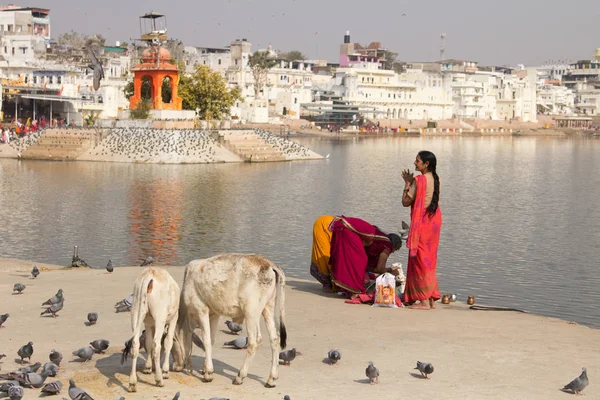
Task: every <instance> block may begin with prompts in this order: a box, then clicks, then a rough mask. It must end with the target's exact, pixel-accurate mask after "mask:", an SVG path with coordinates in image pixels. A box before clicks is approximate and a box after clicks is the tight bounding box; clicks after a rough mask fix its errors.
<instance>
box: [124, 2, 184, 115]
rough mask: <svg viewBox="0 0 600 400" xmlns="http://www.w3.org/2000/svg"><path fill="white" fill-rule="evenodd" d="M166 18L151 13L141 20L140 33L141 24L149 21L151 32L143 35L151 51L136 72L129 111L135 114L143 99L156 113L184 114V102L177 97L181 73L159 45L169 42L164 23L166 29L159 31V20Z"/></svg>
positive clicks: (143, 53) (143, 54) (146, 50)
mask: <svg viewBox="0 0 600 400" xmlns="http://www.w3.org/2000/svg"><path fill="white" fill-rule="evenodd" d="M163 18H164V15H162V14H157V13H153V12H152V13H148V14H145V15H142V16H141V17H140V30H142V29H143V28H142V24H141V21H142V20H143V21H150V25H151V26H150V30H149V31H148V30H146V33H144V32H142V39H141V40H143V41H145V42H147V43H148V45H149V46H148V47H147V48H146V49H145V50H144V51H143V52H142V57H141V63H140V64H138V65H136V66H135V67H134V68H133V73H134V78H133V88H134V89H133V96H131V97H130V98H129V108H131V109H132V110H134V109H136V108H137V107H138V104H139V103H140V101H142V100H143V99H146V100H148V101H149V102H150V108H151V109H153V110H181V109H182V101H181V97H179V95H178V93H177V89H178V84H179V71H178V69H177V66H176V65H175V64H174V63H173V62H172V59H171V53H170V52H169V50H167V49H166V48H164V47H161V46H160V43H161V42H162V41H164V40H166V38H167V36H166V32H167V29H166V23H165V22H163V29H160V27H157V20H158V21H160V20H162V19H163Z"/></svg>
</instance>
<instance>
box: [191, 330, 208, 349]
mask: <svg viewBox="0 0 600 400" xmlns="http://www.w3.org/2000/svg"><path fill="white" fill-rule="evenodd" d="M192 343H194V344H195V345H196V346H198V347H200V350H202V351H206V349H205V348H204V343H202V339H200V337H199V336H198V335H196V333H195V332H192Z"/></svg>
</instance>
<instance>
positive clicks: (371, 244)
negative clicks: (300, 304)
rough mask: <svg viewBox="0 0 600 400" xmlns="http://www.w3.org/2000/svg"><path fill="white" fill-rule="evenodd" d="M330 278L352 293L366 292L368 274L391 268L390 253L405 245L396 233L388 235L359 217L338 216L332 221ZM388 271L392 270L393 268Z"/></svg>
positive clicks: (339, 286) (336, 284)
mask: <svg viewBox="0 0 600 400" xmlns="http://www.w3.org/2000/svg"><path fill="white" fill-rule="evenodd" d="M330 230H331V231H332V233H333V235H332V238H331V256H330V259H329V263H330V264H331V281H332V283H333V284H334V285H335V286H336V287H337V288H339V289H342V290H344V291H346V292H348V293H350V294H359V293H365V277H366V274H367V271H368V270H369V269H371V270H372V272H376V273H384V272H386V271H388V269H386V267H385V264H386V261H387V258H388V256H389V255H390V254H391V253H393V252H394V251H396V250H398V249H399V248H400V247H401V246H402V241H401V240H400V237H399V236H398V235H396V234H393V233H392V234H390V235H387V234H385V233H384V232H382V231H381V230H379V229H378V228H377V227H376V226H374V225H371V224H369V223H368V222H366V221H363V220H362V219H359V218H349V217H344V216H341V217H338V218H337V219H336V220H334V221H333V223H332V224H331V225H330ZM388 272H392V271H391V270H390V271H388Z"/></svg>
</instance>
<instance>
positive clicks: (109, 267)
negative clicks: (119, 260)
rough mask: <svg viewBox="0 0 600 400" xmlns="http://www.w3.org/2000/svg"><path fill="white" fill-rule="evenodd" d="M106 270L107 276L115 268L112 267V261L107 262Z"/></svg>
mask: <svg viewBox="0 0 600 400" xmlns="http://www.w3.org/2000/svg"><path fill="white" fill-rule="evenodd" d="M106 270H107V271H108V273H109V274H111V273H112V272H113V271H114V270H115V268H114V267H113V265H112V260H108V264H106Z"/></svg>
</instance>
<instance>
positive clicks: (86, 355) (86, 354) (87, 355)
mask: <svg viewBox="0 0 600 400" xmlns="http://www.w3.org/2000/svg"><path fill="white" fill-rule="evenodd" d="M73 355H74V356H77V357H79V358H80V359H82V360H83V361H84V362H87V361H89V360H91V359H92V356H93V355H94V349H93V348H91V347H90V346H87V347H82V348H81V349H79V350H77V351H74V352H73Z"/></svg>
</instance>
